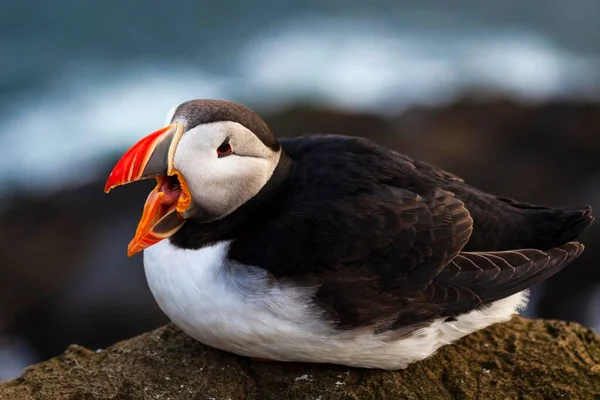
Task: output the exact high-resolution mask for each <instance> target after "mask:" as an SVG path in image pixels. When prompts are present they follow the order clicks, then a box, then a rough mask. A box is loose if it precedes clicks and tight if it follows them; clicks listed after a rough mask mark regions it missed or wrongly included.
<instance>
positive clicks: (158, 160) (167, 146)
mask: <svg viewBox="0 0 600 400" xmlns="http://www.w3.org/2000/svg"><path fill="white" fill-rule="evenodd" d="M182 135H183V126H182V125H181V124H180V123H179V122H175V123H173V124H171V125H169V126H166V127H164V128H162V129H159V130H158V131H156V132H153V133H151V134H150V135H148V136H146V137H145V138H143V139H142V140H140V141H139V142H137V143H136V144H135V145H133V147H132V148H130V149H129V150H128V151H127V152H126V153H125V154H124V155H123V157H121V159H120V160H119V161H118V162H117V164H116V165H115V167H114V168H113V170H112V172H111V173H110V176H109V177H108V180H107V181H106V185H105V186H104V191H105V192H106V193H108V192H109V191H110V190H111V189H112V188H114V187H116V186H120V185H125V184H128V183H131V182H136V181H139V180H142V179H148V178H156V181H157V185H156V187H155V188H154V190H153V191H152V192H150V195H148V199H147V200H146V204H145V205H144V211H143V213H142V218H141V220H140V222H139V224H138V227H137V230H136V232H135V236H134V238H133V240H132V241H131V243H129V246H128V247H127V255H128V256H132V255H134V254H136V253H138V252H140V251H142V250H143V249H145V248H147V247H150V246H152V245H153V244H155V243H158V242H160V241H161V240H163V239H166V238H168V237H170V236H172V235H174V234H175V232H177V231H178V230H179V228H181V227H182V226H183V224H184V223H185V218H184V217H183V213H184V211H186V209H187V208H189V206H190V204H191V195H190V192H189V190H188V188H187V185H186V184H185V180H184V178H183V176H182V175H181V174H180V173H179V172H178V171H177V170H176V169H175V167H174V166H173V158H174V157H175V149H176V148H177V144H178V143H179V140H180V139H181V136H182Z"/></svg>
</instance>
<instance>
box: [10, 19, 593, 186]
mask: <svg viewBox="0 0 600 400" xmlns="http://www.w3.org/2000/svg"><path fill="white" fill-rule="evenodd" d="M224 62H225V61H224ZM226 62H227V64H228V65H229V66H237V67H236V68H234V72H233V73H231V74H230V75H228V76H212V75H208V74H206V73H204V72H202V70H201V69H198V68H191V67H189V66H173V65H151V64H150V63H145V64H140V65H133V66H126V67H123V68H122V70H121V72H120V73H118V74H116V75H115V74H111V75H107V74H104V75H102V74H101V73H98V72H97V71H92V72H93V73H90V70H89V66H90V63H86V64H78V65H76V66H74V67H73V69H72V70H70V71H67V74H65V75H64V76H63V77H62V78H60V79H59V80H58V81H57V82H56V83H55V84H54V85H52V86H51V88H50V89H49V90H47V91H46V92H45V93H43V94H37V95H36V96H35V97H33V96H31V97H29V98H21V99H18V100H16V101H15V103H14V104H13V105H12V107H11V109H14V110H15V112H14V113H12V114H10V115H7V116H6V117H5V118H4V120H1V121H0V171H1V172H0V190H1V189H2V187H4V188H7V187H8V186H9V185H10V184H11V181H12V182H13V183H14V182H18V183H19V184H20V185H23V186H25V187H29V188H32V189H33V188H35V189H36V190H40V189H54V188H56V186H57V185H70V184H73V183H74V182H77V183H78V182H85V181H87V180H89V179H95V178H97V176H96V175H95V174H96V170H97V168H98V166H99V165H101V164H100V163H101V162H102V161H103V159H104V157H106V155H107V154H108V153H109V152H116V151H122V150H124V149H125V148H126V147H128V146H129V145H131V144H132V143H133V142H135V141H136V140H137V139H139V138H140V137H141V136H142V135H144V134H145V133H149V132H151V131H152V130H154V129H157V128H159V127H161V126H162V124H163V119H164V115H165V114H166V113H167V111H168V110H169V109H170V108H171V107H173V106H174V105H177V104H179V103H181V102H183V101H185V100H189V99H192V98H199V97H218V98H229V99H233V100H239V101H243V102H245V103H249V104H251V105H254V106H257V105H258V106H262V107H263V108H265V107H276V106H281V105H282V104H285V103H286V102H290V101H292V100H294V99H306V100H310V101H314V102H316V103H325V104H327V105H331V106H336V107H342V108H350V109H355V110H370V111H374V112H390V111H394V112H397V111H398V110H401V109H402V108H403V107H407V106H409V105H412V104H415V103H421V104H423V103H425V104H436V103H443V102H447V101H449V100H451V99H452V98H453V97H454V96H455V95H457V94H459V93H461V92H462V91H463V90H464V89H467V88H470V87H479V88H482V87H484V88H488V89H490V90H493V91H501V92H506V93H508V94H511V95H513V96H516V97H520V98H523V99H527V100H541V99H545V98H548V97H555V96H580V97H581V96H584V97H589V96H593V95H597V94H598V93H599V92H600V68H599V67H600V62H599V61H598V60H593V59H585V58H582V57H578V56H576V55H574V54H570V53H568V52H565V51H564V50H561V49H560V48H558V47H557V46H555V45H553V44H552V43H550V42H548V41H545V40H543V39H542V38H540V37H538V36H536V35H535V34H532V33H530V32H516V31H510V32H509V31H506V32H499V33H495V34H494V36H489V35H487V36H486V35H473V34H469V33H468V32H466V31H465V32H463V33H461V34H458V33H454V34H452V35H450V34H443V33H438V34H435V33H430V34H428V35H422V34H421V33H419V32H414V31H410V30H404V31H403V30H402V27H400V28H399V27H393V29H390V28H389V27H386V26H383V25H382V24H380V23H378V22H377V21H365V20H364V19H361V20H351V19H350V20H349V19H344V20H337V19H322V18H319V19H314V18H313V19H300V20H297V21H295V22H291V23H290V22H289V21H288V22H286V23H285V24H284V25H282V26H279V27H273V28H272V29H270V30H267V31H265V32H263V33H262V34H260V35H259V36H257V37H255V38H253V39H251V40H250V41H249V42H248V44H247V46H246V47H245V49H244V50H243V51H242V52H241V53H240V54H239V57H238V58H237V59H232V60H230V59H228V60H227V61H226Z"/></svg>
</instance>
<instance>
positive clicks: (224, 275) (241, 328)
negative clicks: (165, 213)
mask: <svg viewBox="0 0 600 400" xmlns="http://www.w3.org/2000/svg"><path fill="white" fill-rule="evenodd" d="M228 247H229V242H220V243H217V244H215V245H213V246H210V247H205V248H203V249H200V250H183V249H178V248H176V247H175V246H173V245H171V243H170V242H169V241H168V240H163V241H162V242H160V243H157V244H156V245H154V246H152V247H150V248H148V249H146V250H145V251H144V268H145V272H146V278H147V280H148V285H149V286H150V290H151V291H152V294H153V295H154V297H155V299H156V301H157V303H158V305H159V306H160V308H161V309H162V310H163V312H164V313H165V314H166V315H167V316H168V317H169V318H170V319H171V321H173V323H175V324H176V325H177V326H178V327H180V328H181V329H182V330H183V331H184V332H186V333H187V334H188V335H190V336H192V337H193V338H195V339H197V340H199V341H200V342H202V343H205V344H207V345H209V346H212V347H215V348H219V349H222V350H225V351H229V352H232V353H236V354H240V355H244V356H249V357H257V358H268V359H273V360H280V361H302V362H326V363H334V364H342V365H349V366H357V367H367V368H383V369H401V368H405V367H406V366H408V365H409V364H411V363H413V362H415V361H419V360H422V359H424V358H426V357H428V356H430V355H431V354H433V353H434V352H435V351H436V350H437V349H438V348H439V347H440V346H442V345H445V344H448V343H451V342H452V341H454V340H456V339H458V338H460V337H462V336H465V335H467V334H469V333H471V332H474V331H476V330H479V329H482V328H484V327H486V326H489V325H491V324H493V323H496V322H502V321H506V320H508V319H510V317H511V315H512V314H514V313H515V312H516V310H517V309H518V308H521V307H523V306H525V304H526V302H527V296H526V293H524V292H522V293H518V294H516V295H513V296H511V297H508V298H506V299H503V300H500V301H497V302H495V303H493V304H492V305H491V306H489V307H487V308H485V309H482V310H476V311H473V312H471V313H469V314H465V315H462V316H460V317H458V318H457V321H455V322H443V320H435V321H432V323H431V325H429V326H428V327H425V328H422V329H419V330H418V331H415V333H414V334H413V335H411V336H410V337H407V338H403V339H400V340H391V337H390V335H391V334H390V333H382V334H373V333H371V332H369V331H368V330H362V329H357V330H354V331H346V332H338V331H336V330H335V329H333V327H332V326H329V325H328V324H327V323H325V322H324V320H323V319H322V317H320V313H321V311H320V310H319V309H317V308H315V307H314V306H313V305H312V303H311V302H310V296H311V295H312V294H313V293H314V291H315V290H316V288H296V287H292V286H289V285H286V284H281V283H278V284H276V285H272V284H269V281H268V279H267V274H266V272H265V271H264V270H262V269H260V268H255V267H250V266H243V265H239V264H236V263H232V262H230V261H228V260H227V258H226V256H227V249H228Z"/></svg>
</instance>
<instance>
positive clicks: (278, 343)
mask: <svg viewBox="0 0 600 400" xmlns="http://www.w3.org/2000/svg"><path fill="white" fill-rule="evenodd" d="M229 104H230V103H221V102H216V103H215V102H208V103H207V102H206V101H200V103H193V102H190V103H184V105H183V106H180V108H179V109H178V110H177V111H176V112H175V113H174V117H173V120H174V121H175V120H178V121H181V123H182V124H183V126H184V128H185V129H186V133H183V136H182V138H183V139H181V140H180V141H179V142H178V143H179V147H177V150H176V152H175V154H174V156H173V157H171V156H169V157H171V158H169V163H170V164H169V168H170V169H173V170H175V171H182V172H183V174H182V176H185V181H187V183H186V184H185V185H184V186H185V187H190V188H191V189H190V192H191V193H190V194H189V196H187V197H192V198H194V199H200V198H202V200H196V203H192V206H190V207H195V208H193V209H192V208H190V209H192V210H193V211H185V212H182V213H181V214H180V215H184V214H185V215H189V216H190V217H186V219H185V222H178V221H180V220H177V221H174V222H173V221H171V225H168V229H167V228H165V227H164V226H161V224H160V223H157V224H156V225H155V227H158V228H157V229H155V231H157V232H158V233H157V234H156V235H158V236H160V235H159V234H162V232H165V231H168V234H165V236H166V237H167V238H166V239H165V240H162V239H163V237H162V236H160V237H159V241H160V242H159V243H157V244H155V245H152V246H150V247H148V248H147V249H146V250H145V253H144V265H145V270H146V276H147V280H148V283H149V286H150V289H151V291H152V293H153V295H154V296H155V298H156V300H157V302H158V304H159V306H160V307H161V308H162V310H163V311H164V312H165V313H166V314H167V315H168V316H169V318H170V319H171V320H172V321H173V322H174V323H175V324H177V325H178V326H179V327H180V328H181V329H183V330H184V331H185V332H187V333H188V334H189V335H191V336H192V337H194V338H196V339H198V340H199V341H201V342H203V343H206V344H208V345H211V346H214V347H217V348H220V349H223V350H226V351H230V352H233V353H237V354H241V355H244V356H251V357H256V358H267V359H273V360H281V361H312V362H327V363H336V364H344V365H350V366H358V367H368V368H384V369H400V368H405V367H406V366H407V365H409V364H411V363H412V362H415V361H419V360H421V359H423V358H426V357H428V356H429V355H431V354H433V353H434V352H435V351H436V350H437V348H439V347H440V346H442V345H445V344H449V343H451V342H453V341H454V340H456V339H458V338H460V337H462V336H464V335H467V334H469V333H471V332H474V331H476V330H479V329H482V328H484V327H486V326H489V325H491V324H494V323H497V322H502V321H506V320H508V319H509V318H510V317H511V316H512V315H513V314H514V313H515V312H517V310H518V309H519V308H522V307H524V306H525V304H526V301H527V294H526V291H527V289H529V288H530V287H531V286H533V285H535V284H537V283H539V282H541V281H543V280H545V279H547V278H548V277H550V276H551V275H553V274H555V273H556V272H558V271H560V269H562V268H563V267H564V266H565V265H567V264H568V263H569V262H570V261H572V260H573V259H575V258H576V257H577V256H578V255H579V254H581V252H582V251H583V246H582V245H581V244H579V243H575V242H571V240H573V239H575V238H577V236H578V235H579V234H580V233H581V232H582V231H583V230H585V228H587V226H588V225H589V224H590V223H591V221H592V217H591V211H590V209H589V208H575V209H562V210H561V209H550V208H545V207H537V206H532V205H525V204H519V203H516V202H514V201H512V200H509V199H504V198H499V197H496V196H493V195H490V194H487V193H483V192H481V191H479V190H477V189H475V188H473V187H471V186H469V185H468V184H466V183H465V182H463V181H462V180H461V179H459V178H457V177H456V176H454V175H452V174H450V173H447V172H444V171H442V170H440V169H437V168H435V167H433V166H430V165H428V164H426V163H423V162H418V161H414V160H412V159H410V158H408V157H406V156H404V155H401V154H399V153H397V152H393V151H390V150H388V149H386V148H383V147H380V146H377V145H375V144H373V143H372V142H370V141H369V140H367V139H358V138H350V137H344V136H327V135H325V136H305V137H300V138H294V139H282V140H280V141H279V143H280V146H281V147H279V144H278V143H277V142H273V141H272V140H271V137H270V136H269V135H268V134H266V133H265V132H264V131H262V129H264V128H263V127H262V125H261V124H260V122H261V121H256V120H253V118H255V116H252V115H250V116H249V115H248V114H245V111H244V109H241V110H240V109H238V108H233V109H229V110H227V109H226V108H227V107H228V105H229ZM221 106H222V107H224V108H225V110H223V109H222V108H219V107H221ZM215 107H217V109H218V113H217V114H218V115H219V118H217V119H216V120H214V119H213V120H210V118H208V117H207V116H206V115H207V113H208V114H210V113H212V114H215V111H214V109H215ZM207 110H209V111H207ZM211 110H212V111H211ZM240 112H242V114H243V118H242V117H240V116H239V115H238V114H239V113H240ZM212 114H211V115H212ZM199 115H200V116H199ZM224 115H225V116H227V118H226V117H225V116H224ZM178 118H179V119H178ZM207 118H208V119H209V120H208V122H207V123H206V124H205V125H204V123H198V122H197V121H198V120H199V119H202V120H203V121H204V119H207ZM256 118H257V117H256ZM192 121H196V122H192ZM222 121H227V122H225V123H223V122H222ZM231 121H237V122H235V123H239V124H240V125H242V126H243V127H244V128H243V129H238V128H236V127H235V126H237V125H232V124H231V123H230V122H231ZM239 121H242V122H239ZM248 121H250V122H248ZM248 127H252V129H250V128H248ZM246 128H248V129H250V130H251V131H252V132H254V133H256V131H257V130H258V131H260V132H259V133H258V134H256V137H258V138H259V139H260V140H261V141H262V143H264V144H265V147H267V148H269V149H271V152H270V153H269V152H263V153H258V150H256V149H254V150H253V151H254V153H252V154H262V155H259V156H257V155H253V156H251V159H252V160H250V161H252V163H248V164H246V165H247V166H248V168H250V169H252V168H256V169H257V171H258V170H260V173H257V172H253V173H252V174H251V178H252V179H254V178H256V177H257V176H258V177H259V178H256V179H255V180H254V181H253V180H252V179H250V180H248V182H250V183H248V184H247V185H246V186H245V187H242V188H240V191H239V192H236V193H246V194H244V196H245V197H244V200H243V201H241V200H240V198H239V196H238V195H237V194H234V195H230V194H229V193H228V192H227V191H224V190H223V188H225V189H226V188H227V186H226V185H227V182H229V181H231V180H232V179H234V180H235V181H236V182H238V181H237V179H238V177H237V175H235V177H234V178H222V179H221V180H220V181H219V183H220V184H222V185H223V187H220V188H219V189H213V190H214V193H217V192H218V196H217V195H214V196H212V197H210V196H209V195H210V193H199V192H198V189H197V188H199V187H204V188H206V187H212V186H211V185H214V183H213V181H212V180H211V179H213V174H218V173H219V172H218V170H219V168H217V167H218V166H222V167H223V168H224V170H226V171H233V172H235V173H236V174H244V173H245V172H243V171H242V169H241V167H239V165H241V164H233V163H229V164H226V163H222V162H221V163H219V160H217V159H215V160H216V161H214V162H215V164H214V165H215V166H217V167H215V169H214V170H210V168H209V169H208V170H210V171H211V172H210V173H209V172H206V171H203V172H200V173H199V175H198V176H199V177H201V179H202V180H203V181H204V182H205V183H203V184H202V185H199V184H198V182H194V181H193V177H192V174H193V171H192V170H191V169H190V168H189V165H190V164H194V163H200V160H198V159H196V160H194V161H192V158H191V155H192V154H193V152H192V150H191V149H192V148H194V147H192V146H191V145H188V143H194V141H197V142H198V143H199V142H202V145H201V146H200V147H202V148H208V149H211V148H212V147H211V146H214V147H215V148H216V147H217V146H218V149H217V153H218V154H219V157H220V156H221V154H222V153H223V151H225V150H228V151H230V150H231V147H230V142H229V140H230V139H229V138H230V137H231V142H232V143H233V149H236V148H240V147H243V145H240V143H242V141H240V140H239V139H238V140H237V141H236V140H235V138H236V136H235V135H241V136H244V135H246V136H247V135H248V134H249V133H248V132H246V131H245V130H244V129H246ZM234 131H235V132H234ZM223 132H228V133H227V135H230V136H227V138H226V139H225V141H223V140H224V139H223V138H224V134H223ZM252 132H250V134H251V133H252ZM180 135H181V134H180ZM186 135H188V136H187V139H186ZM213 136H215V137H216V139H214V140H212V141H211V139H210V137H213ZM246 136H244V137H246ZM202 138H205V139H202ZM186 140H187V141H186ZM253 140H254V139H253ZM204 141H206V142H210V143H212V144H210V145H205V144H204ZM221 142H222V143H221ZM219 143H221V144H220V145H219ZM182 145H185V146H186V147H184V148H183V149H182V148H181V146H182ZM194 146H196V147H195V148H198V145H197V144H196V145H194ZM252 146H254V147H256V146H257V145H256V143H254V144H253V145H252ZM254 147H253V148H254ZM258 147H260V146H258ZM244 151H246V152H249V150H247V149H246V150H244ZM170 154H171V153H170ZM275 155H276V157H275ZM245 158H246V157H242V156H240V159H243V161H244V162H245ZM256 158H257V160H254V159H256ZM184 160H187V161H186V163H185V164H184V162H183V161H184ZM260 160H268V162H265V163H264V164H260V162H262V161H260ZM233 161H235V159H233ZM211 162H213V161H211ZM238 167H239V168H238ZM236 168H237V169H236ZM214 171H217V172H214ZM244 171H245V170H244ZM228 173H229V172H228ZM263 173H266V174H267V175H268V176H266V178H264V177H263V175H262V174H263ZM129 175H131V173H129ZM130 180H131V179H130ZM190 180H192V182H191V183H190V182H189V181H190ZM259 181H260V182H262V183H260V184H257V183H256V182H259ZM159 182H162V181H159ZM206 182H208V183H206ZM236 185H240V183H236ZM217 186H218V185H217ZM247 193H251V194H247ZM203 196H204V197H203ZM228 196H233V197H228ZM208 197H210V199H208ZM228 199H229V200H228ZM217 200H218V201H217ZM186 204H188V203H186ZM232 204H235V206H232ZM218 210H227V211H226V212H225V211H222V212H219V211H218ZM219 214H221V215H219ZM167 216H168V214H167ZM180 218H183V217H180ZM163 219H164V218H163ZM161 221H162V220H161ZM163 225H165V224H163ZM174 226H176V228H172V227H174ZM169 229H171V230H169ZM158 236H157V237H158Z"/></svg>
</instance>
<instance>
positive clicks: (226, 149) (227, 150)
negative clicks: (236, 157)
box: [217, 140, 233, 157]
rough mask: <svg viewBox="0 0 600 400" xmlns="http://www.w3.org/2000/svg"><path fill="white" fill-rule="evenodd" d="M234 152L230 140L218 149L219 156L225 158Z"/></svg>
mask: <svg viewBox="0 0 600 400" xmlns="http://www.w3.org/2000/svg"><path fill="white" fill-rule="evenodd" d="M232 152H233V149H232V148H231V145H230V144H229V140H225V141H224V142H223V143H222V144H221V145H220V146H219V147H217V156H219V157H225V156H227V155H229V154H231V153H232Z"/></svg>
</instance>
